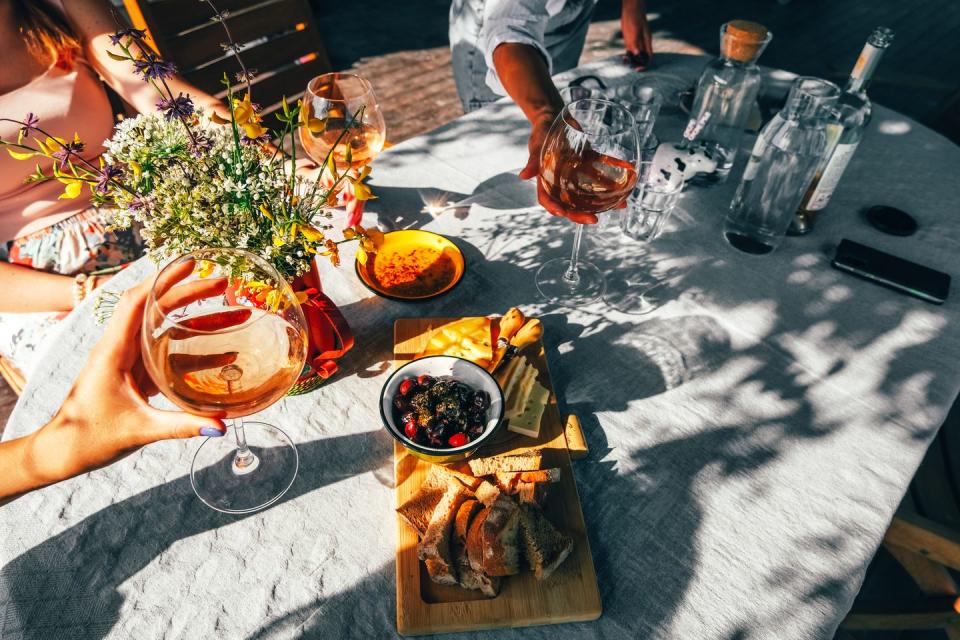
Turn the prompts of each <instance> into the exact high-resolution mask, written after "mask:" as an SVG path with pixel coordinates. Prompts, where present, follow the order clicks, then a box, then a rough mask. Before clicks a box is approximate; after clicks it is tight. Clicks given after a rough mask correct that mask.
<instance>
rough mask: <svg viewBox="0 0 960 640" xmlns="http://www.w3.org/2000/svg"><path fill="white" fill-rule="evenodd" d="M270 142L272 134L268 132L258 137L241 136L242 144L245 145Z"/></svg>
mask: <svg viewBox="0 0 960 640" xmlns="http://www.w3.org/2000/svg"><path fill="white" fill-rule="evenodd" d="M268 142H270V135H269V134H266V133H265V134H263V135H262V136H260V137H258V138H248V137H247V136H240V144H243V145H260V144H267V143H268Z"/></svg>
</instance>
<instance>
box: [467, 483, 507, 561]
mask: <svg viewBox="0 0 960 640" xmlns="http://www.w3.org/2000/svg"><path fill="white" fill-rule="evenodd" d="M519 534H520V509H519V507H517V503H516V502H514V501H513V500H512V499H510V498H507V497H506V496H500V497H499V498H497V500H496V502H494V503H493V505H492V506H489V507H486V508H485V509H484V510H483V511H481V512H480V513H479V514H478V515H477V516H476V517H475V518H474V519H473V522H472V523H471V524H470V530H469V531H468V533H467V558H468V559H469V561H470V566H471V567H473V569H474V570H476V571H482V572H483V573H485V574H487V575H488V576H512V575H515V574H517V573H519V572H520V546H519V542H520V540H519Z"/></svg>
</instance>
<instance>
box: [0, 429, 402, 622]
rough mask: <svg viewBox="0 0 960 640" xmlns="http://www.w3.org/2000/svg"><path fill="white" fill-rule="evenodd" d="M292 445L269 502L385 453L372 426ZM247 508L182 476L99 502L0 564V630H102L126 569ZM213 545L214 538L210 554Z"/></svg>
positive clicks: (387, 444)
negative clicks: (230, 507) (201, 492)
mask: <svg viewBox="0 0 960 640" xmlns="http://www.w3.org/2000/svg"><path fill="white" fill-rule="evenodd" d="M297 450H298V452H299V454H300V464H301V470H300V473H299V475H298V477H297V479H296V481H295V482H294V484H293V486H292V487H291V489H290V491H289V492H288V493H287V494H286V495H285V496H284V497H283V498H282V499H281V500H280V502H279V503H278V505H282V504H283V503H285V502H288V501H291V500H296V499H297V498H298V497H299V496H302V495H303V494H305V493H308V492H311V491H315V490H317V489H320V488H322V487H325V486H327V485H330V484H333V483H336V482H339V481H341V480H343V479H345V478H349V477H352V476H355V475H357V474H360V473H365V472H368V471H374V470H376V469H377V468H379V467H380V466H382V465H383V464H384V461H385V460H387V459H388V457H389V456H390V454H391V452H392V440H391V439H390V438H389V436H387V435H386V434H385V433H382V432H379V431H376V432H367V433H361V434H351V435H344V436H332V437H328V438H323V439H319V440H315V441H312V442H307V443H300V444H298V445H297ZM274 508H276V506H275V507H274ZM255 516H256V514H251V515H247V516H239V517H237V516H229V515H226V514H221V513H218V512H215V511H213V510H211V509H209V508H208V507H206V506H205V505H204V504H202V503H201V502H200V501H199V500H198V499H197V498H196V496H195V495H194V494H193V490H192V488H191V486H190V478H189V476H181V477H180V478H177V479H176V480H174V481H172V482H168V483H165V484H161V485H158V486H156V487H154V488H152V489H150V490H148V491H144V492H141V493H139V494H137V495H134V496H132V497H130V498H127V499H126V500H123V501H121V502H118V503H116V504H113V505H111V506H109V507H106V508H104V509H101V510H100V511H97V512H95V513H93V514H91V515H90V516H88V517H86V518H85V519H83V520H82V521H81V522H79V523H78V524H76V525H75V526H73V527H71V528H69V529H67V530H66V531H64V532H62V533H60V534H59V535H56V536H54V537H51V538H49V539H48V540H46V541H45V542H44V543H42V544H40V545H38V546H36V547H34V548H32V549H30V550H29V551H27V552H26V553H24V554H22V555H20V556H19V557H17V558H15V559H13V560H12V561H11V562H9V563H8V564H7V565H6V566H4V567H3V568H2V569H0V603H2V606H3V609H5V613H4V616H3V617H2V618H0V622H2V626H0V631H2V634H0V636H2V637H3V638H25V639H34V638H35V639H37V640H51V639H52V638H60V637H62V638H71V639H77V640H80V639H91V640H93V639H98V638H103V637H106V636H107V635H109V634H110V633H111V631H112V630H113V627H114V625H115V624H116V622H117V620H118V615H119V611H120V607H121V605H122V603H123V600H124V597H123V595H122V594H121V593H120V591H119V589H118V587H120V585H123V584H124V583H125V582H126V581H127V580H128V579H129V578H131V576H133V575H134V574H136V573H137V572H138V571H140V570H141V569H142V568H143V567H144V566H145V565H147V564H148V563H150V562H153V561H155V560H156V559H157V558H158V557H159V556H162V555H163V554H164V552H165V551H166V550H167V549H168V548H169V547H170V546H171V545H172V544H173V543H174V542H177V541H179V540H183V539H185V538H189V537H191V536H195V535H197V534H200V533H202V532H205V531H209V530H213V529H219V528H221V527H224V526H228V525H231V524H233V523H236V522H238V521H241V520H244V519H246V518H249V517H255ZM220 552H222V550H220V551H218V550H217V549H216V544H215V542H214V545H213V547H212V548H211V549H210V553H212V554H216V553H220ZM181 569H183V570H187V569H186V568H185V567H181ZM180 596H181V594H177V593H170V594H169V595H168V598H169V599H168V601H167V603H166V606H169V607H170V608H171V610H173V611H175V610H176V609H177V607H178V602H177V599H178V598H179V597H180ZM176 618H177V616H176V614H173V615H172V616H171V619H176ZM187 628H189V625H187Z"/></svg>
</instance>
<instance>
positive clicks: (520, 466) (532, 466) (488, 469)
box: [469, 449, 543, 476]
mask: <svg viewBox="0 0 960 640" xmlns="http://www.w3.org/2000/svg"><path fill="white" fill-rule="evenodd" d="M542 463H543V454H542V453H541V452H540V450H539V449H534V450H532V451H526V452H524V453H516V454H511V455H505V456H491V457H489V458H474V459H472V460H470V462H469V465H470V471H471V472H472V473H473V475H475V476H490V475H493V474H495V473H499V472H504V471H536V470H537V469H539V468H540V465H541V464H542Z"/></svg>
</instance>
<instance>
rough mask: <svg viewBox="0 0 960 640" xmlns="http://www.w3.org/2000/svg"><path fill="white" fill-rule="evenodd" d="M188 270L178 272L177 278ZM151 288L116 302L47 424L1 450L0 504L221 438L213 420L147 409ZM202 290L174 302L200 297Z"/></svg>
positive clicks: (219, 426)
mask: <svg viewBox="0 0 960 640" xmlns="http://www.w3.org/2000/svg"><path fill="white" fill-rule="evenodd" d="M191 268H192V267H191V266H190V265H184V266H183V267H181V272H182V271H184V269H185V271H186V272H187V273H188V272H189V271H190V270H191ZM174 275H176V274H174ZM152 285H153V283H152V282H151V281H147V282H144V283H141V284H139V285H137V286H135V287H133V288H131V289H128V290H127V291H126V292H124V294H123V295H122V296H120V300H119V302H118V304H117V307H116V310H115V311H114V313H113V316H112V317H111V318H110V322H109V323H108V324H107V327H106V330H105V331H104V334H103V337H102V338H101V339H100V341H99V342H97V345H96V346H95V347H94V348H93V351H91V352H90V357H89V358H87V362H86V364H85V365H84V367H83V369H82V370H81V372H80V375H79V376H78V377H77V381H76V382H75V383H74V385H73V388H72V389H71V390H70V393H68V394H67V397H66V399H65V400H64V401H63V404H62V405H61V406H60V409H59V410H58V411H57V413H56V415H55V416H54V417H53V419H52V420H50V422H48V423H47V424H46V425H44V426H43V427H41V428H40V429H38V430H37V431H35V432H34V433H32V434H30V435H29V436H25V437H22V438H15V439H13V440H8V441H7V442H3V443H0V463H2V466H3V468H4V469H5V470H6V471H5V473H4V474H3V475H2V476H0V504H4V503H5V502H6V501H8V500H11V499H13V498H15V497H17V496H19V495H22V494H24V493H26V492H28V491H31V490H33V489H37V488H39V487H43V486H46V485H49V484H53V483H55V482H59V481H61V480H65V479H67V478H71V477H73V476H76V475H79V474H82V473H86V472H88V471H92V470H94V469H98V468H100V467H104V466H106V465H108V464H112V463H113V462H116V461H117V460H120V459H121V458H124V457H125V456H127V455H129V454H130V453H132V452H134V451H136V450H137V449H139V448H140V447H142V446H144V445H146V444H149V443H151V442H156V441H158V440H167V439H171V438H190V437H194V436H222V435H223V434H224V432H225V429H226V428H225V427H224V425H223V422H222V420H220V419H219V417H218V416H215V415H208V416H199V415H191V414H188V413H183V412H180V411H163V410H160V409H157V408H155V407H152V406H150V404H149V403H148V402H147V398H148V397H149V396H152V395H155V394H156V393H157V389H156V387H154V385H153V382H152V381H151V380H150V377H149V376H148V375H147V373H146V371H145V370H144V366H143V361H142V359H141V352H140V331H141V327H142V324H143V310H144V306H145V304H146V301H147V297H148V296H149V294H150V289H151V287H152ZM203 288H204V287H202V286H201V287H200V288H199V289H198V288H192V289H190V290H183V291H180V292H178V295H183V296H184V299H188V298H189V297H190V296H194V295H196V296H203V295H205V292H204V290H203ZM198 364H200V365H201V366H202V365H203V363H198Z"/></svg>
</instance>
